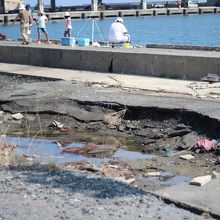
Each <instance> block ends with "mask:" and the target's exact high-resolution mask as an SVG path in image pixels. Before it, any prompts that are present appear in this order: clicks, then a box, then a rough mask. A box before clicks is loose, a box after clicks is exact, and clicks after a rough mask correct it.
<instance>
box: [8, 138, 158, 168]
mask: <svg viewBox="0 0 220 220" xmlns="http://www.w3.org/2000/svg"><path fill="white" fill-rule="evenodd" d="M5 141H6V142H7V143H9V144H15V145H16V146H17V148H16V153H17V154H18V155H28V156H33V157H34V158H35V160H36V161H37V162H40V163H55V164H64V163H70V162H78V161H80V160H85V159H87V160H90V161H91V162H92V163H93V164H95V165H100V164H101V163H102V162H103V161H106V160H108V159H109V160H110V159H113V158H118V159H129V160H137V159H152V158H156V157H158V156H157V155H146V154H142V153H140V152H135V151H129V150H126V149H118V150H117V151H116V152H115V153H113V154H112V155H111V156H105V154H103V155H102V154H99V155H98V156H92V155H86V154H85V155H80V154H72V153H65V152H63V150H62V149H61V147H60V146H59V142H58V141H57V140H48V139H34V140H33V139H30V138H25V137H9V136H7V137H5ZM85 144H86V143H85V142H72V143H69V144H66V145H65V148H80V147H83V146H85Z"/></svg>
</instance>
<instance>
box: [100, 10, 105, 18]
mask: <svg viewBox="0 0 220 220" xmlns="http://www.w3.org/2000/svg"><path fill="white" fill-rule="evenodd" d="M100 18H101V19H103V18H105V13H104V12H103V11H102V12H101V13H100Z"/></svg>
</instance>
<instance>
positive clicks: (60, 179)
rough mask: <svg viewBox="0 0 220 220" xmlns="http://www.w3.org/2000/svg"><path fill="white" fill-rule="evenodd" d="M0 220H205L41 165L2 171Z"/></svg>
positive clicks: (107, 182) (132, 191)
mask: <svg viewBox="0 0 220 220" xmlns="http://www.w3.org/2000/svg"><path fill="white" fill-rule="evenodd" d="M0 195H1V196H0V220H2V219H5V220H6V219H7V220H14V219H16V220H26V219H28V220H30V219H32V220H34V219H36V220H39V219H41V220H44V219H47V220H50V219H74V220H77V219H85V220H87V219H89V220H93V219H94V220H95V219H109V220H110V219H114V220H117V219H130V220H133V219H169V220H170V219H176V220H177V219H204V218H203V217H202V216H198V215H196V214H193V213H191V212H189V211H186V210H183V209H179V208H177V207H175V206H174V205H172V204H171V205H168V204H165V203H164V202H163V201H162V200H160V199H158V198H156V197H154V196H152V195H151V194H150V193H147V192H145V191H143V190H141V189H138V188H136V187H133V186H129V185H126V184H123V183H121V182H117V181H113V180H111V179H107V178H101V177H97V176H94V175H92V176H91V175H88V173H82V172H79V171H72V170H71V171H69V170H60V169H48V168H45V167H42V166H39V165H35V166H23V167H12V168H10V169H8V170H4V169H2V170H0Z"/></svg>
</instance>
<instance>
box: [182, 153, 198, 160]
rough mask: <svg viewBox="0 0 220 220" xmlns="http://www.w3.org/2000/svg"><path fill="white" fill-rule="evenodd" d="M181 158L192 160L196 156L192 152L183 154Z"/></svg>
mask: <svg viewBox="0 0 220 220" xmlns="http://www.w3.org/2000/svg"><path fill="white" fill-rule="evenodd" d="M180 158H181V159H183V160H192V159H194V158H195V157H194V156H193V155H192V154H185V155H181V156H180Z"/></svg>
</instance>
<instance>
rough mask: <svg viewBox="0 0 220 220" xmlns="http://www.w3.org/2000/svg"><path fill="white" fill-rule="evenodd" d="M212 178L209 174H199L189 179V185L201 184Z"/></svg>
mask: <svg viewBox="0 0 220 220" xmlns="http://www.w3.org/2000/svg"><path fill="white" fill-rule="evenodd" d="M211 180H212V176H211V175H206V176H199V177H196V178H194V179H192V180H191V181H190V185H195V186H203V185H205V184H206V183H208V182H209V181H211Z"/></svg>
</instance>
